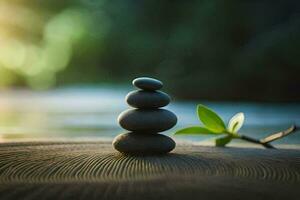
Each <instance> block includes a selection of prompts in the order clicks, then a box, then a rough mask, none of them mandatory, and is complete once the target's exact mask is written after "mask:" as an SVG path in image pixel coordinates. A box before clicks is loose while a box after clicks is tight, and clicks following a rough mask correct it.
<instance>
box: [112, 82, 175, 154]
mask: <svg viewBox="0 0 300 200" xmlns="http://www.w3.org/2000/svg"><path fill="white" fill-rule="evenodd" d="M132 84H133V85H134V86H136V87H137V88H139V89H140V90H136V91H132V92H130V93H128V95H127V96H126V101H127V103H128V104H129V105H130V106H131V107H133V108H132V109H128V110H125V111H124V112H122V113H121V114H120V115H119V117H118V121H119V124H120V125H121V127H123V128H124V129H126V130H128V131H130V132H128V133H124V134H121V135H118V136H117V137H116V138H115V139H114V141H113V146H114V148H115V149H116V150H118V151H120V152H121V153H124V154H141V155H146V154H164V153H168V152H170V151H172V150H173V149H174V148H175V142H174V141H173V140H172V139H171V138H170V137H168V136H165V135H162V134H159V132H163V131H166V130H168V129H170V128H172V127H173V126H174V125H175V124H176V122H177V117H176V115H175V114H174V113H172V112H170V111H168V110H166V109H162V108H161V107H164V106H166V105H168V104H169V103H170V97H169V95H168V94H166V93H164V92H161V91H159V89H161V88H162V87H163V83H162V82H161V81H159V80H156V79H153V78H147V77H141V78H137V79H135V80H133V82H132Z"/></svg>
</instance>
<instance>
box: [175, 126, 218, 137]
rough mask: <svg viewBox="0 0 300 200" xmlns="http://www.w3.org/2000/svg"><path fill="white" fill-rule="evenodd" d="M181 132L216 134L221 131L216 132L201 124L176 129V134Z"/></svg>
mask: <svg viewBox="0 0 300 200" xmlns="http://www.w3.org/2000/svg"><path fill="white" fill-rule="evenodd" d="M179 134H186V135H189V134H203V135H215V134H219V133H215V132H213V131H211V130H209V129H207V128H204V127H200V126H192V127H188V128H184V129H181V130H178V131H176V133H175V135H179Z"/></svg>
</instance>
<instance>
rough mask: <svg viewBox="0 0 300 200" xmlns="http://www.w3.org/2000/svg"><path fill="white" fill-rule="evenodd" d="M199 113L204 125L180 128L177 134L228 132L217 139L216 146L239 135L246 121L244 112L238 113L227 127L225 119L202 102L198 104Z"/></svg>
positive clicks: (226, 142) (217, 133)
mask: <svg viewBox="0 0 300 200" xmlns="http://www.w3.org/2000/svg"><path fill="white" fill-rule="evenodd" d="M197 114H198V118H199V120H200V121H201V122H202V123H203V125H204V127H201V126H192V127H188V128H184V129H181V130H178V131H177V132H176V133H175V134H176V135H179V134H202V135H222V134H226V135H225V136H223V137H221V138H217V139H216V146H225V145H226V144H228V143H229V142H230V141H231V140H232V138H234V137H237V134H236V133H237V132H238V130H239V129H240V128H241V127H242V125H243V123H244V114H243V113H237V114H236V115H234V116H233V117H232V118H231V119H230V121H229V123H228V126H227V128H226V126H225V123H224V121H223V120H222V118H221V117H220V116H219V115H218V114H217V113H215V112H214V111H213V110H211V109H209V108H208V107H206V106H204V105H201V104H200V105H198V106H197Z"/></svg>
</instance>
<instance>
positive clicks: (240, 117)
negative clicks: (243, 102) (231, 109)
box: [227, 112, 245, 133]
mask: <svg viewBox="0 0 300 200" xmlns="http://www.w3.org/2000/svg"><path fill="white" fill-rule="evenodd" d="M244 120H245V116H244V113H242V112H240V113H237V114H235V115H234V116H233V117H232V118H231V119H230V120H229V123H228V127H227V130H228V131H229V132H230V133H237V132H238V131H239V130H240V129H241V127H242V126H243V124H244Z"/></svg>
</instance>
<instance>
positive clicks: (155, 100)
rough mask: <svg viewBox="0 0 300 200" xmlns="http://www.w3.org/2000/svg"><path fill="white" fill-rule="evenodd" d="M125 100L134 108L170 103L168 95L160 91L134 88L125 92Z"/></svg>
mask: <svg viewBox="0 0 300 200" xmlns="http://www.w3.org/2000/svg"><path fill="white" fill-rule="evenodd" d="M126 101H127V103H128V104H129V105H130V106H132V107H135V108H160V107H164V106H166V105H168V104H169V103H170V97H169V95H168V94H166V93H164V92H161V91H146V90H136V91H132V92H130V93H128V94H127V96H126Z"/></svg>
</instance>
